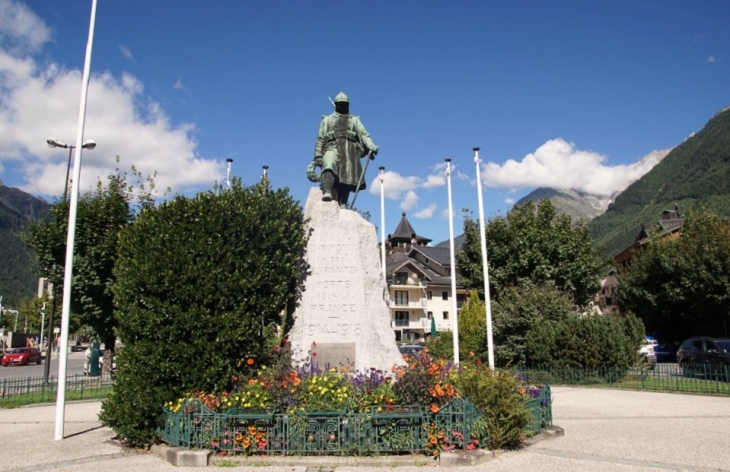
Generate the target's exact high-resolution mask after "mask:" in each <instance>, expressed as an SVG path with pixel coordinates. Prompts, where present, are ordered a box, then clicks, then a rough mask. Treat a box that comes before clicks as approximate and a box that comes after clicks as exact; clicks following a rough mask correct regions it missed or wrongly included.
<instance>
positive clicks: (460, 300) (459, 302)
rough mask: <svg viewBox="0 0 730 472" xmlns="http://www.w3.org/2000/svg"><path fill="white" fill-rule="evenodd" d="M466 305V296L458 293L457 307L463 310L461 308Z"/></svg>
mask: <svg viewBox="0 0 730 472" xmlns="http://www.w3.org/2000/svg"><path fill="white" fill-rule="evenodd" d="M464 303H466V295H465V294H463V293H457V294H456V307H457V308H461V306H462V305H463V304H464Z"/></svg>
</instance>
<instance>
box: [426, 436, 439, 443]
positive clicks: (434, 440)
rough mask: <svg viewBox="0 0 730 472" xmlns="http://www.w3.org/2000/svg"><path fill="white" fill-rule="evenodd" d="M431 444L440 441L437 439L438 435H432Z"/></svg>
mask: <svg viewBox="0 0 730 472" xmlns="http://www.w3.org/2000/svg"><path fill="white" fill-rule="evenodd" d="M428 442H430V443H431V444H436V443H437V442H438V441H437V440H436V436H431V439H429V440H428Z"/></svg>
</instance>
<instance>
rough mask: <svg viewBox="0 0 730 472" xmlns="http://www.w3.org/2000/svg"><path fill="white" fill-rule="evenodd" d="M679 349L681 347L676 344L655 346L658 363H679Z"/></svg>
mask: <svg viewBox="0 0 730 472" xmlns="http://www.w3.org/2000/svg"><path fill="white" fill-rule="evenodd" d="M677 349H679V346H678V345H676V344H664V343H659V344H657V345H656V346H654V352H655V353H656V360H657V362H677Z"/></svg>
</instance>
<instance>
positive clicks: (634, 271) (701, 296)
mask: <svg viewBox="0 0 730 472" xmlns="http://www.w3.org/2000/svg"><path fill="white" fill-rule="evenodd" d="M618 279H619V286H618V289H617V293H616V299H617V303H618V304H619V306H620V307H621V309H622V310H630V311H633V312H634V313H636V314H637V315H638V316H639V317H640V318H641V319H643V320H644V323H645V325H646V327H647V329H648V330H649V332H656V333H659V334H661V335H663V336H664V337H666V338H668V339H670V340H675V341H681V340H683V339H685V338H687V337H688V336H691V335H700V334H702V335H714V336H726V334H727V325H729V324H730V319H729V316H730V221H728V220H726V219H723V218H721V217H719V216H716V215H714V214H711V213H708V212H706V211H700V212H698V213H692V214H690V215H689V216H688V217H687V218H686V219H685V221H684V224H683V226H682V229H681V231H680V235H679V237H678V238H675V239H670V238H663V239H657V240H653V241H651V242H649V243H648V244H647V245H646V246H645V247H644V248H643V250H642V251H641V252H639V253H637V254H636V256H635V257H634V258H633V259H632V260H631V265H629V266H628V267H625V268H621V269H620V270H619V274H618Z"/></svg>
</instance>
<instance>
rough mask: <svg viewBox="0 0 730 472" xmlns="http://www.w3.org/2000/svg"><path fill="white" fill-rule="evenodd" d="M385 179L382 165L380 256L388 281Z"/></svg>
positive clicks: (384, 276)
mask: <svg viewBox="0 0 730 472" xmlns="http://www.w3.org/2000/svg"><path fill="white" fill-rule="evenodd" d="M384 180H385V167H383V166H380V257H381V259H382V261H383V280H385V283H386V284H387V283H388V279H387V277H386V275H385V191H384V190H383V181H384Z"/></svg>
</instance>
